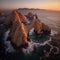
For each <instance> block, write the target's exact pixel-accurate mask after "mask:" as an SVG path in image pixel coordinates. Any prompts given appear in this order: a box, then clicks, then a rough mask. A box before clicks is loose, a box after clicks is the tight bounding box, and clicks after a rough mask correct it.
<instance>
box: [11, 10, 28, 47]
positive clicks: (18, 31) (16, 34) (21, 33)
mask: <svg viewBox="0 0 60 60" xmlns="http://www.w3.org/2000/svg"><path fill="white" fill-rule="evenodd" d="M12 16H14V17H13V18H12V26H11V29H10V38H11V42H12V44H13V45H15V46H16V47H20V46H22V45H23V46H25V45H28V36H27V32H26V30H25V28H24V25H23V23H22V22H21V20H20V17H19V14H18V12H17V11H14V12H13V15H12Z"/></svg>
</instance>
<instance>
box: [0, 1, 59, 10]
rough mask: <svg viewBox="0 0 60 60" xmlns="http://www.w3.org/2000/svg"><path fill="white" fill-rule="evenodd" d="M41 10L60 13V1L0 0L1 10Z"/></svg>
mask: <svg viewBox="0 0 60 60" xmlns="http://www.w3.org/2000/svg"><path fill="white" fill-rule="evenodd" d="M11 8H12V9H15V8H39V9H50V10H59V11H60V0H0V9H11Z"/></svg>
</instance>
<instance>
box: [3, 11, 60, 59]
mask: <svg viewBox="0 0 60 60" xmlns="http://www.w3.org/2000/svg"><path fill="white" fill-rule="evenodd" d="M19 12H22V13H23V14H24V15H27V14H28V12H32V13H33V14H37V15H38V18H39V19H40V20H41V21H42V22H44V23H45V24H46V25H48V26H49V27H50V28H51V36H54V35H55V34H60V12H57V11H46V10H19ZM33 30H34V29H33V28H32V29H31V30H30V32H29V37H30V42H29V46H28V47H27V48H26V49H25V48H22V51H19V52H17V51H16V50H15V49H14V48H13V47H12V45H11V43H10V41H7V37H8V35H9V32H10V31H9V30H8V31H6V32H5V33H4V38H3V40H4V45H5V54H6V56H5V57H4V58H5V59H4V60H8V59H9V60H17V59H18V60H51V59H53V60H56V59H57V60H60V48H59V47H58V46H55V45H53V44H51V42H52V37H51V36H47V35H46V36H43V37H42V38H40V37H37V36H35V34H34V32H33ZM53 43H54V42H53ZM54 44H55V43H54ZM7 52H8V54H7ZM22 52H23V53H24V54H23V53H22ZM21 58H22V59H21Z"/></svg>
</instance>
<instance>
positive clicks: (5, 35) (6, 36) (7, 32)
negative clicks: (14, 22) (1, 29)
mask: <svg viewBox="0 0 60 60" xmlns="http://www.w3.org/2000/svg"><path fill="white" fill-rule="evenodd" d="M9 32H10V30H8V31H6V32H5V34H4V40H7V38H8V36H9Z"/></svg>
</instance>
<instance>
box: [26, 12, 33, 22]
mask: <svg viewBox="0 0 60 60" xmlns="http://www.w3.org/2000/svg"><path fill="white" fill-rule="evenodd" d="M26 17H27V18H28V20H29V21H30V22H32V20H33V19H34V14H33V13H31V12H29V13H28V14H27V15H26Z"/></svg>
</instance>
